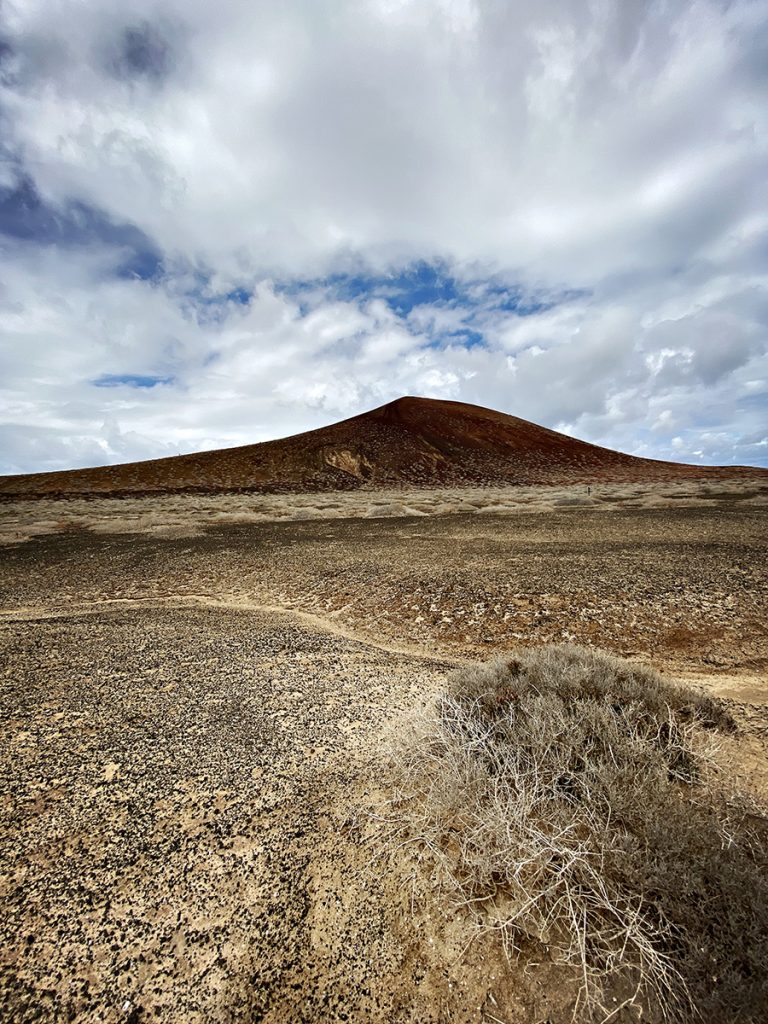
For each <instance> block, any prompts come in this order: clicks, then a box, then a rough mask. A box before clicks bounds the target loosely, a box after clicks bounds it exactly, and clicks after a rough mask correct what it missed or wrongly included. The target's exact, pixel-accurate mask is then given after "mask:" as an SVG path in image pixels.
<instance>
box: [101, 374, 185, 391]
mask: <svg viewBox="0 0 768 1024" xmlns="http://www.w3.org/2000/svg"><path fill="white" fill-rule="evenodd" d="M173 382H174V378H173V377H155V376H152V375H149V374H142V373H103V374H102V375H101V376H100V377H97V378H96V380H92V381H91V383H92V384H93V386H94V387H97V388H119V387H129V388H155V387H157V386H158V385H159V384H173Z"/></svg>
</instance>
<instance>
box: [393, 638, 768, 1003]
mask: <svg viewBox="0 0 768 1024" xmlns="http://www.w3.org/2000/svg"><path fill="white" fill-rule="evenodd" d="M733 729H734V726H733V722H732V721H731V719H730V718H729V717H728V715H727V714H726V713H725V711H724V710H723V709H722V707H721V706H720V705H719V704H718V703H717V702H716V701H713V700H710V699H708V698H706V697H703V696H700V695H699V694H697V693H695V692H694V691H692V690H689V689H687V688H684V687H680V686H676V685H674V684H672V683H670V682H667V681H666V680H664V679H663V678H662V677H661V676H659V675H658V674H657V673H655V672H653V671H652V670H650V669H646V668H642V667H638V666H635V665H631V664H629V663H626V662H622V661H619V660H617V659H614V658H610V657H608V656H606V655H601V654H598V653H595V652H592V651H588V650H586V649H582V648H578V647H573V646H570V645H561V646H554V647H548V648H543V649H539V650H533V651H528V652H526V653H525V654H524V655H522V656H521V657H520V658H519V659H513V660H506V661H495V662H492V663H490V664H488V665H483V666H478V667H471V668H462V669H459V670H457V671H456V672H455V673H454V674H453V676H452V677H451V679H450V681H449V686H448V692H447V694H446V695H445V696H444V697H442V698H441V699H440V700H439V701H438V703H437V706H436V708H435V709H434V710H433V712H431V713H427V714H425V715H424V716H423V717H421V718H420V719H418V720H416V721H413V720H412V721H410V723H408V725H407V727H405V728H404V729H402V730H401V731H400V733H399V735H398V736H397V738H396V740H395V741H394V742H393V745H392V751H391V754H392V759H393V763H394V766H395V779H396V795H395V798H394V800H393V802H392V804H391V806H390V813H389V815H388V820H389V825H390V828H391V832H392V838H393V841H398V842H403V841H411V842H414V843H416V844H417V845H418V847H419V849H420V852H421V856H422V858H423V859H424V860H425V861H426V862H427V863H429V865H430V868H431V870H432V871H433V872H435V874H436V877H437V879H438V880H439V884H440V887H441V888H442V890H443V892H444V893H446V894H447V895H448V897H449V898H450V900H451V901H452V902H453V904H454V905H455V906H457V907H460V908H461V909H462V912H463V914H464V915H465V917H466V920H467V922H468V924H469V925H471V926H473V927H474V928H476V929H485V930H491V931H495V932H497V933H498V934H499V935H500V936H501V939H502V942H503V944H504V947H505V949H506V950H507V952H508V953H509V954H510V955H512V954H514V953H516V952H518V951H519V950H520V947H521V944H522V943H523V942H528V943H530V942H531V941H533V942H535V943H538V944H540V945H541V946H542V947H544V948H545V949H546V950H547V951H548V953H549V955H550V957H551V958H552V959H553V960H555V961H556V962H562V963H566V964H570V965H574V966H576V967H578V969H579V971H580V973H581V978H582V982H581V991H580V994H579V998H578V1000H577V1005H576V1007H575V1009H574V1014H575V1016H577V1017H579V1018H580V1019H585V1020H586V1019H604V1020H610V1019H614V1018H615V1010H610V1009H608V1008H606V1006H605V1005H604V1000H605V998H606V991H607V990H609V989H610V990H611V991H621V990H622V989H621V986H624V987H625V988H626V991H630V992H631V991H634V992H635V995H634V996H631V997H630V998H629V1000H624V1004H623V1005H635V1006H638V1007H639V1006H642V1007H643V1009H644V1011H645V1012H648V1013H651V1015H652V1016H653V1015H655V1017H657V1018H658V1019H662V1020H674V1021H684V1020H693V1019H699V1017H700V1016H701V1017H703V1019H706V1020H707V1021H720V1020H722V1021H726V1020H727V1021H736V1020H739V1021H757V1020H763V1019H766V1018H765V1015H766V1013H768V980H767V979H768V878H767V876H766V873H765V868H766V867H767V866H768V841H766V830H765V824H766V819H765V816H764V814H762V812H761V814H760V815H756V814H755V806H754V803H752V804H750V805H749V807H748V808H747V805H746V804H745V803H742V802H740V799H739V797H738V795H737V794H736V792H735V790H734V789H733V787H732V786H731V785H730V784H723V780H722V779H721V775H720V772H719V770H718V763H717V749H718V736H721V735H722V734H723V733H725V732H728V731H733ZM747 811H748V812H749V820H750V822H751V823H752V824H751V825H750V827H749V828H748V827H747V824H746V823H747ZM761 815H762V816H761ZM755 822H757V825H755Z"/></svg>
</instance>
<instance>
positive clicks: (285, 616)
mask: <svg viewBox="0 0 768 1024" xmlns="http://www.w3.org/2000/svg"><path fill="white" fill-rule="evenodd" d="M189 500H190V502H191V503H192V504H190V506H189V516H188V518H189V520H190V521H191V522H193V524H194V527H195V529H193V530H190V531H189V533H191V535H187V536H178V534H177V535H176V536H173V535H171V536H170V537H165V538H163V537H159V536H153V535H151V534H146V533H144V534H142V533H119V532H112V533H99V532H92V531H91V530H90V529H87V528H83V527H82V526H79V527H74V528H73V527H72V526H71V525H67V524H68V523H71V519H68V517H67V508H66V504H65V503H58V504H57V513H56V514H57V516H58V517H59V521H60V522H62V524H63V525H62V527H61V528H60V529H59V530H58V531H56V532H52V533H46V534H43V535H40V536H33V537H32V538H31V539H28V540H22V541H20V542H19V543H16V544H10V545H6V546H5V547H3V548H2V549H0V557H2V564H3V573H2V586H3V596H2V608H3V615H2V621H0V637H1V639H2V648H1V649H2V659H3V669H2V674H0V693H1V694H2V697H1V703H0V714H2V729H3V735H4V737H5V739H6V742H5V743H4V745H3V752H2V757H1V758H0V800H2V804H3V808H4V814H3V816H2V822H1V823H0V892H1V893H2V919H0V942H1V948H0V1019H2V1020H3V1021H14V1022H15V1021H19V1022H22V1021H24V1022H26V1021H30V1022H31V1021H56V1022H58V1021H83V1022H89V1024H90V1022H96V1021H99V1022H101V1021H105V1022H113V1021H114V1022H118V1021H124V1022H130V1024H138V1022H142V1021H149V1020H158V1021H174V1022H176V1021H179V1022H181V1021H184V1022H187V1021H189V1022H203V1021H205V1022H219V1021H221V1022H228V1021H244V1020H248V1021H259V1020H263V1021H269V1022H274V1024H287V1022H289V1021H369V1020H370V1021H381V1022H384V1021H434V1022H438V1021H446V1022H447V1021H449V1020H450V1021H453V1020H456V1021H466V1022H470V1021H477V1022H480V1021H499V1020H502V1021H504V1022H507V1024H512V1022H518V1024H523V1022H532V1021H543V1020H547V1019H551V1020H553V1021H554V1020H558V1021H559V1020H561V1019H563V1018H562V1016H561V1014H562V1013H563V1012H564V1007H565V1005H566V1003H567V996H568V994H569V991H570V990H569V988H568V984H567V981H568V979H567V977H566V976H565V975H563V978H565V984H563V985H561V986H558V984H553V983H552V976H551V975H550V973H549V971H550V969H549V968H548V967H547V966H546V965H542V966H541V967H540V968H539V969H537V971H532V972H529V973H524V972H521V971H520V970H518V969H517V968H515V967H514V966H513V967H509V966H507V965H506V964H505V962H504V961H503V958H502V957H501V954H500V953H499V952H498V951H497V950H496V949H495V947H494V946H492V945H491V944H489V943H487V942H485V940H483V941H477V942H475V943H473V944H472V946H471V948H467V946H466V943H465V942H464V940H463V937H462V935H461V931H460V928H459V927H458V924H457V923H456V922H453V921H439V920H435V915H434V914H433V913H432V911H431V909H430V907H431V904H430V887H429V881H428V879H427V880H426V881H425V880H423V879H420V878H419V876H418V871H417V865H414V862H413V860H412V859H410V860H409V858H408V856H406V855H403V857H402V858H401V859H400V861H398V860H397V859H396V858H395V859H393V858H392V857H391V856H384V854H383V851H382V839H381V835H380V834H379V831H377V828H378V826H377V821H376V818H375V815H374V813H373V812H372V811H371V808H373V807H374V806H380V805H381V801H382V799H384V800H385V799H386V792H385V786H386V783H385V776H384V775H383V774H382V772H381V767H380V765H381V757H382V753H381V752H382V750H383V749H384V748H385V744H386V736H387V733H388V730H390V729H391V728H392V727H393V725H392V723H393V722H395V723H396V722H397V717H398V715H402V714H407V713H408V712H409V710H412V709H414V708H416V707H422V706H424V705H425V704H427V703H428V702H429V701H431V700H432V699H433V698H434V696H435V695H436V694H437V693H438V692H439V691H440V689H441V687H442V686H443V683H444V680H445V676H446V673H447V671H448V670H449V669H450V668H451V667H452V665H453V664H454V663H456V662H457V661H460V660H462V659H466V658H473V659H474V658H478V657H490V656H493V655H496V654H499V653H503V652H506V651H509V650H512V649H514V648H515V647H516V646H519V645H520V644H526V645H527V644H538V643H541V642H546V641H552V640H562V639H570V640H576V641H578V642H581V643H587V644H592V645H594V646H596V647H600V648H603V649H606V650H609V651H612V652H614V653H617V654H623V655H625V656H629V657H632V658H637V659H640V660H643V661H649V662H652V663H654V664H655V665H656V666H657V667H659V668H662V669H663V670H665V671H667V672H670V673H672V674H675V675H678V676H681V677H684V678H688V679H689V680H693V681H694V682H695V683H696V684H697V685H701V686H706V687H707V688H708V689H710V690H714V692H716V693H717V692H719V693H721V694H723V695H725V696H726V697H727V698H728V701H729V705H730V706H731V708H732V710H733V711H734V713H735V714H736V716H737V718H738V720H739V721H740V723H741V726H742V729H743V730H744V734H743V735H744V744H743V749H744V753H745V756H744V759H743V765H742V767H743V770H744V771H745V772H746V771H749V772H751V773H752V774H753V776H754V780H753V781H754V782H755V785H757V786H759V787H761V788H763V787H764V785H765V778H766V764H768V758H766V743H767V742H768V731H767V730H766V722H767V721H768V719H767V718H766V709H765V704H766V697H767V696H768V680H766V668H767V667H768V637H767V636H766V625H765V624H766V622H767V621H768V607H767V606H768V589H767V588H766V569H767V568H768V559H767V558H766V543H765V542H766V535H767V534H766V523H767V519H768V517H767V515H766V511H765V509H764V508H763V507H756V506H750V505H747V504H745V503H740V502H739V501H738V500H732V499H731V497H730V496H728V495H726V497H725V498H724V499H723V500H721V501H714V502H711V503H710V507H706V508H703V507H695V508H691V507H675V506H674V502H670V504H669V507H665V508H635V509H632V508H620V509H614V510H612V511H603V510H595V509H592V508H581V507H579V508H576V507H574V508H564V509H561V510H557V511H540V512H537V513H536V514H530V513H517V514H514V513H511V512H509V511H507V512H506V513H505V514H494V513H492V512H491V513H486V514H484V515H482V516H479V515H477V514H470V513H454V514H450V515H435V516H410V517H408V516H406V517H390V518H372V519H371V518H369V519H359V518H346V519H328V520H324V519H312V520H311V521H284V522H269V521H263V522H256V523H254V522H245V523H229V524H219V525H210V523H209V522H208V521H207V520H206V521H199V518H200V517H196V516H195V514H194V509H195V506H194V504H193V500H194V499H192V498H190V499H189ZM3 512H4V514H5V515H8V516H11V517H13V516H14V515H16V514H17V513H16V512H15V511H14V508H13V506H6V507H5V509H4V510H3ZM382 787H384V791H383V792H382ZM558 977H559V976H558ZM615 1019H616V1020H617V1021H619V1020H622V1019H623V1018H622V1017H621V1016H617V1017H616V1018H615ZM626 1019H627V1020H629V1019H633V1020H634V1019H635V1018H634V1017H631V1018H630V1017H627V1018H626Z"/></svg>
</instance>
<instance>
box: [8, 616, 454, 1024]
mask: <svg viewBox="0 0 768 1024" xmlns="http://www.w3.org/2000/svg"><path fill="white" fill-rule="evenodd" d="M2 647H3V655H4V661H5V664H6V665H7V666H9V667H8V668H7V670H6V673H5V676H4V678H3V681H2V717H3V722H2V729H3V734H4V735H5V736H6V737H8V738H9V740H10V743H9V745H8V746H7V747H6V748H5V752H4V755H3V758H2V764H1V766H0V772H1V774H0V787H1V792H2V800H3V805H4V811H5V813H4V815H3V818H2V826H1V828H0V843H1V845H0V857H1V860H2V881H1V884H2V893H3V904H4V915H3V920H2V925H1V926H0V936H1V938H2V954H0V964H1V965H2V966H1V969H0V978H1V979H2V981H1V982H0V1005H2V1007H3V1013H2V1019H3V1020H4V1021H10V1020H13V1021H49V1020H50V1021H69V1020H78V1021H79V1020H83V1021H84V1020H88V1021H120V1020H129V1021H143V1020H149V1019H161V1020H174V1021H186V1022H192V1021H201V1022H202V1021H218V1020H230V1019H232V1020H244V1019H247V1020H281V1021H282V1020H321V1019H322V1020H344V1019H347V1016H349V1019H382V1020H386V1019H397V1018H398V1016H399V1013H400V1011H399V1009H398V1005H397V1004H398V999H397V998H396V994H397V989H398V985H397V984H393V983H392V978H391V977H390V979H389V980H390V984H389V986H388V987H389V993H386V992H383V991H382V988H386V987H387V986H386V984H385V982H386V978H387V974H388V973H389V975H390V976H391V975H393V974H397V975H398V977H400V978H401V980H405V976H402V977H401V973H402V971H403V970H404V966H403V965H404V963H405V960H406V959H407V954H406V951H404V949H403V948H402V947H401V946H399V945H398V942H397V940H396V938H395V937H394V933H393V932H392V930H391V927H390V928H389V930H388V929H387V928H386V927H385V922H384V920H383V918H382V912H381V909H380V908H381V906H382V905H384V903H385V902H386V901H384V900H383V899H382V896H381V893H380V892H379V893H375V892H371V893H370V894H369V893H367V892H366V882H365V880H362V881H361V880H359V879H360V872H359V870H357V871H355V869H354V866H353V867H350V870H349V874H348V875H347V877H346V879H345V881H344V885H345V886H346V887H347V888H348V890H349V891H348V892H347V893H346V899H347V900H349V899H350V897H351V896H354V898H355V899H356V901H357V903H358V904H359V907H358V911H359V913H358V915H357V920H351V919H349V918H348V917H345V915H343V914H342V915H336V919H335V923H334V928H333V935H332V936H331V935H330V934H329V931H330V925H329V919H330V917H332V916H333V915H330V914H328V913H326V914H324V913H323V912H322V910H323V907H322V905H319V904H318V899H317V890H318V886H319V885H321V882H322V879H323V878H324V877H325V876H326V875H327V873H328V871H329V869H330V867H331V866H332V865H333V863H334V859H336V860H338V859H339V856H341V855H342V854H343V850H341V849H340V842H341V841H340V840H339V839H338V836H337V835H336V833H337V830H338V829H339V828H341V830H342V832H343V827H342V826H343V816H342V818H340V819H339V820H338V821H332V820H331V819H332V818H333V815H334V813H335V812H334V811H333V808H334V807H339V806H342V807H343V806H346V808H347V811H349V807H350V806H351V800H352V798H351V795H350V794H352V793H353V792H355V791H356V787H357V785H358V779H359V774H360V771H361V766H362V765H363V764H365V754H364V752H365V750H366V749H368V748H370V746H371V740H372V737H374V736H375V735H377V734H379V733H380V731H381V729H382V726H383V725H384V723H385V722H386V721H387V719H389V718H390V717H391V715H392V714H393V713H394V712H395V711H397V709H398V708H402V707H404V706H407V705H408V704H410V703H412V702H414V701H421V700H423V699H424V695H425V694H428V693H430V692H433V691H434V689H435V687H436V686H437V685H439V682H440V680H441V679H442V678H443V671H442V669H443V666H441V665H439V664H435V663H428V662H417V661H416V660H415V659H413V658H404V657H397V656H395V655H391V654H384V653H379V652H377V651H375V650H372V649H371V648H370V647H368V646H365V645H362V644H359V643H356V642H354V641H350V640H345V639H343V638H337V637H333V636H329V635H328V634H327V633H323V632H320V631H317V630H312V629H311V628H309V627H308V626H306V624H303V625H302V624H297V623H296V622H294V621H292V620H291V618H290V617H286V616H285V615H275V614H272V615H269V614H255V613H252V614H245V613H233V612H222V611H219V610H210V611H207V610H199V609H198V610H187V609H172V608H169V609H164V610H163V611H162V613H158V611H151V610H132V611H127V612H126V611H116V612H113V613H110V614H106V615H105V614H94V615H81V616H74V617H66V618H56V617H54V618H38V619H35V620H27V621H16V622H5V623H3V625H2ZM329 815H330V816H331V819H329ZM341 845H342V846H343V843H341ZM366 856H367V857H368V858H370V851H368V853H367V855H366ZM347 866H348V867H349V865H347ZM374 877H375V876H374ZM369 881H370V879H369ZM379 888H380V887H379ZM326 889H327V893H326V895H327V896H328V897H329V899H330V898H331V897H332V898H333V899H334V900H338V899H339V898H340V894H339V892H337V891H336V890H335V889H334V886H333V885H332V884H331V885H326ZM319 903H320V904H322V901H319ZM393 906H396V901H395V903H394V904H393ZM340 918H343V920H340ZM374 963H375V965H376V973H377V979H378V980H377V985H372V984H371V983H370V982H369V983H366V977H367V976H368V975H369V972H370V969H371V964H374ZM406 973H407V972H406ZM353 981H354V982H355V983H356V984H357V985H359V990H356V989H355V987H354V986H353V985H352V982H353ZM377 986H378V991H376V988H377ZM404 1019H405V1018H404ZM408 1019H410V1017H408Z"/></svg>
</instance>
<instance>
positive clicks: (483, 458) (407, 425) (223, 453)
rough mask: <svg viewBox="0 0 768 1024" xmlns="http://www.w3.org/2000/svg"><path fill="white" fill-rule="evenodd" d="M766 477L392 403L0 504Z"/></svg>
mask: <svg viewBox="0 0 768 1024" xmlns="http://www.w3.org/2000/svg"><path fill="white" fill-rule="evenodd" d="M734 476H755V477H758V476H760V477H763V476H768V470H760V469H750V468H745V467H730V466H729V467H702V466H686V465H680V464H678V463H672V462H657V461H655V460H651V459H639V458H636V457H634V456H632V455H623V454H621V453H620V452H614V451H611V450H610V449H608V448H600V447H598V446H597V445H593V444H588V443H587V442H585V441H578V440H576V439H575V438H572V437H567V436H566V435H564V434H558V433H556V432H555V431H553V430H547V429H546V428H545V427H539V426H536V424H534V423H529V422H528V421H527V420H521V419H518V418H517V417H516V416H508V415H506V414H505V413H501V412H494V411H493V410H491V409H483V408H481V407H479V406H476V405H465V404H464V403H462V402H445V401H437V400H435V399H429V398H399V399H397V401H394V402H390V403H388V404H387V405H383V406H381V408H379V409H373V410H372V411H371V412H366V413H363V414H362V415H360V416H353V417H352V418H351V419H348V420H342V421H341V422H340V423H334V424H332V425H331V426H329V427H321V428H320V429H319V430H310V431H308V432H307V433H304V434H296V435H294V436H293V437H286V438H283V439H281V440H279V441H265V442H263V443H262V444H250V445H244V446H243V447H240V448H225V449H221V450H219V451H212V452H198V453H195V454H193V455H179V456H175V457H173V458H165V459H151V460H150V461H148V462H131V463H126V464H125V465H120V466H100V467H97V468H94V469H73V470H66V471H63V472H59V473H31V474H27V475H23V476H5V477H0V497H4V498H6V499H9V498H13V497H30V498H31V497H46V496H49V497H54V496H62V497H63V496H68V495H114V496H125V495H130V494H137V495H138V494H168V493H181V492H197V493H215V492H218V491H262V492H279V491H294V492H296V491H329V490H352V489H357V488H361V487H365V488H371V489H373V488H399V487H404V486H411V487H412V486H419V487H467V486H469V487H471V486H504V485H516V484H517V485H525V484H568V483H576V482H582V483H589V482H600V481H601V482H608V481H616V482H618V481H638V482H653V481H671V480H684V479H707V478H709V479H712V478H715V479H717V478H725V477H734Z"/></svg>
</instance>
